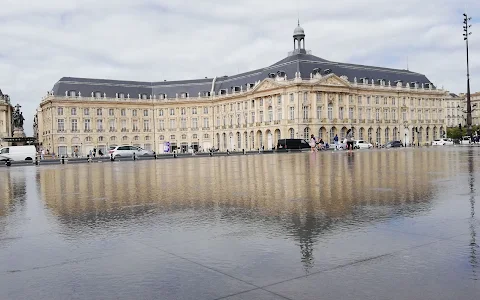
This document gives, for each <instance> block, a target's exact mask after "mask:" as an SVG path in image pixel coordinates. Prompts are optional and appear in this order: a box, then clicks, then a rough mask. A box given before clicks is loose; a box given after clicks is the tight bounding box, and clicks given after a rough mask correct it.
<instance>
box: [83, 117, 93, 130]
mask: <svg viewBox="0 0 480 300" xmlns="http://www.w3.org/2000/svg"><path fill="white" fill-rule="evenodd" d="M83 125H84V127H83V129H84V130H85V131H90V130H91V129H90V128H91V127H90V119H85V120H84V121H83Z"/></svg>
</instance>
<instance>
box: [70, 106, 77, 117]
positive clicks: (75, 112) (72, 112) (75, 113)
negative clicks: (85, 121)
mask: <svg viewBox="0 0 480 300" xmlns="http://www.w3.org/2000/svg"><path fill="white" fill-rule="evenodd" d="M70 114H71V115H72V116H76V115H77V109H76V108H75V107H74V108H72V109H71V111H70Z"/></svg>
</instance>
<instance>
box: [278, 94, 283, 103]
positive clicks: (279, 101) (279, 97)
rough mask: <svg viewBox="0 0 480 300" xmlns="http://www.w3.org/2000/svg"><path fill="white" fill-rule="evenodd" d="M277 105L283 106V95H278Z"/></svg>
mask: <svg viewBox="0 0 480 300" xmlns="http://www.w3.org/2000/svg"><path fill="white" fill-rule="evenodd" d="M277 104H278V105H282V95H278V97H277Z"/></svg>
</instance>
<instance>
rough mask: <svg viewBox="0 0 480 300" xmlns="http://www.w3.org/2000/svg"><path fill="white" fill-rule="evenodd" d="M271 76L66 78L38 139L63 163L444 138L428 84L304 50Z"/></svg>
mask: <svg viewBox="0 0 480 300" xmlns="http://www.w3.org/2000/svg"><path fill="white" fill-rule="evenodd" d="M305 39H306V35H305V31H304V30H303V28H301V27H300V25H299V26H298V27H297V28H295V30H294V35H293V42H294V47H293V51H292V52H290V53H289V54H288V56H287V57H285V58H284V59H282V60H280V61H278V62H276V63H274V64H272V65H270V66H268V67H264V68H260V69H257V70H253V71H249V72H245V73H241V74H237V75H233V76H222V77H214V78H204V79H198V80H179V81H158V82H157V81H152V82H137V81H122V80H108V79H88V78H73V77H63V78H61V79H60V80H59V81H58V82H57V83H55V84H54V86H53V89H52V90H51V91H50V92H48V93H47V95H46V96H45V97H43V99H42V100H41V103H40V106H39V108H38V110H37V115H36V120H37V125H36V126H37V128H36V130H37V132H38V139H39V142H40V143H41V144H42V146H43V147H44V148H46V149H49V150H50V151H53V152H56V153H60V154H70V153H72V151H73V149H75V148H78V149H79V151H80V153H83V154H85V153H87V152H88V151H89V150H90V149H93V148H97V149H106V148H108V147H109V146H115V145H124V144H127V145H135V146H140V147H143V148H146V149H152V150H155V151H156V152H157V153H162V152H164V149H166V148H165V145H170V147H169V151H173V150H175V149H179V150H181V151H187V150H188V149H190V148H193V149H196V150H200V151H202V150H206V149H210V148H218V149H220V150H227V149H228V150H241V149H246V150H251V149H258V148H262V147H263V148H264V149H271V148H274V147H275V146H276V141H277V140H278V139H279V138H309V137H310V135H311V134H314V135H315V136H316V137H318V138H321V139H323V140H325V141H327V142H331V141H332V139H333V137H334V136H335V134H338V135H339V137H340V138H342V137H343V136H344V135H345V134H346V131H347V129H348V128H353V130H354V135H355V137H356V138H357V139H365V140H368V141H370V142H372V143H378V144H384V143H386V142H388V141H390V140H401V141H402V142H404V143H406V144H409V143H412V142H415V143H417V142H419V143H421V144H424V143H428V142H430V141H431V140H433V139H435V138H437V137H439V136H440V135H442V134H443V132H444V130H445V125H446V123H445V100H446V99H450V98H451V97H452V96H451V95H450V94H449V92H448V91H445V90H443V89H438V88H437V87H436V86H435V85H434V84H433V83H432V82H431V81H430V80H429V79H428V78H427V77H426V76H425V75H423V74H420V73H416V72H412V71H409V70H399V69H392V68H383V67H375V66H364V65H356V64H349V63H340V62H333V61H329V60H326V59H323V58H320V57H317V56H315V55H312V54H311V52H310V51H307V50H306V48H305Z"/></svg>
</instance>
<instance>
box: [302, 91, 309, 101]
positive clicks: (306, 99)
mask: <svg viewBox="0 0 480 300" xmlns="http://www.w3.org/2000/svg"><path fill="white" fill-rule="evenodd" d="M303 101H304V102H306V101H308V93H307V92H305V93H303Z"/></svg>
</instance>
